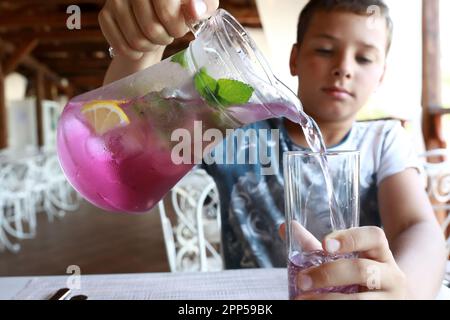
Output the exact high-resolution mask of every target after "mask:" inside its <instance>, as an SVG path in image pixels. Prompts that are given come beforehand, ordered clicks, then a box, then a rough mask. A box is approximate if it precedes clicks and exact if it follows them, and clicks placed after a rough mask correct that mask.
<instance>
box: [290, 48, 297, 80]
mask: <svg viewBox="0 0 450 320" xmlns="http://www.w3.org/2000/svg"><path fill="white" fill-rule="evenodd" d="M297 54H298V44H297V43H296V44H294V45H293V46H292V50H291V57H290V59H289V69H290V70H291V75H292V76H296V75H297Z"/></svg>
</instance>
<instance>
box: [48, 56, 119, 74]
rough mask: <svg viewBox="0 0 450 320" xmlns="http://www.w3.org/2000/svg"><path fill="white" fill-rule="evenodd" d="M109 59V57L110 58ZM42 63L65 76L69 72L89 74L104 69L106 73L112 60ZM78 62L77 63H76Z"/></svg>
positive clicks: (59, 60) (51, 60)
mask: <svg viewBox="0 0 450 320" xmlns="http://www.w3.org/2000/svg"><path fill="white" fill-rule="evenodd" d="M108 58H109V57H108ZM41 61H42V63H45V64H46V65H47V66H50V67H51V68H52V69H54V70H58V71H59V72H61V73H63V74H65V73H66V72H67V71H69V72H80V73H83V72H89V73H92V71H90V70H98V69H102V70H103V71H104V72H106V68H107V67H108V66H109V64H110V62H111V60H110V59H94V58H92V59H87V58H83V59H76V60H73V59H41ZM74 61H76V63H74Z"/></svg>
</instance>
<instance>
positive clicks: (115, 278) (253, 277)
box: [0, 269, 450, 300]
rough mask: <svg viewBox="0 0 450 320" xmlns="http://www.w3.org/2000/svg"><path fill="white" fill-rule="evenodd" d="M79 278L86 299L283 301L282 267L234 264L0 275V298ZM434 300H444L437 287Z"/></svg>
mask: <svg viewBox="0 0 450 320" xmlns="http://www.w3.org/2000/svg"><path fill="white" fill-rule="evenodd" d="M78 280H79V284H80V289H74V290H73V292H72V295H77V294H85V295H87V296H88V297H89V299H91V300H105V299H106V300H152V299H159V300H164V299H173V300H191V299H197V300H211V299H212V300H224V299H227V300H285V299H287V298H288V290H287V271H286V269H240V270H226V271H219V272H194V273H188V272H179V273H145V274H141V273H137V274H111V275H85V276H83V275H82V276H81V278H74V276H70V275H67V276H48V277H0V299H2V300H6V299H14V300H44V299H48V297H49V296H51V295H52V294H53V293H54V292H56V291H57V290H58V289H60V288H63V287H68V286H70V285H68V282H69V284H76V283H77V281H78ZM436 299H437V300H442V299H445V300H450V289H449V288H446V287H444V286H442V288H441V291H440V292H439V295H438V296H437V297H436Z"/></svg>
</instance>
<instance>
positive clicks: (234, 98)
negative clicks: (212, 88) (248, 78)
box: [216, 79, 255, 107]
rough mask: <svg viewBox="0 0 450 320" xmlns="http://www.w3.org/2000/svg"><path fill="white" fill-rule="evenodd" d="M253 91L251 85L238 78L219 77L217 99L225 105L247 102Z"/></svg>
mask: <svg viewBox="0 0 450 320" xmlns="http://www.w3.org/2000/svg"><path fill="white" fill-rule="evenodd" d="M253 91H255V90H254V89H253V88H252V87H251V86H249V85H248V84H245V83H243V82H241V81H238V80H231V79H219V80H218V81H217V92H216V97H217V100H218V101H219V102H220V103H221V104H222V105H224V106H225V107H228V106H231V105H239V104H244V103H247V102H248V101H249V100H250V98H251V96H252V94H253Z"/></svg>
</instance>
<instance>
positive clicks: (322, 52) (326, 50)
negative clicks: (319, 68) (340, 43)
mask: <svg viewBox="0 0 450 320" xmlns="http://www.w3.org/2000/svg"><path fill="white" fill-rule="evenodd" d="M316 52H317V53H320V54H324V55H329V54H332V53H333V50H331V49H325V48H319V49H316Z"/></svg>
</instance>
